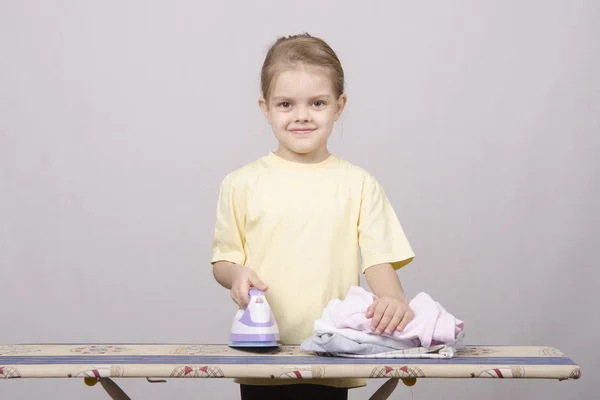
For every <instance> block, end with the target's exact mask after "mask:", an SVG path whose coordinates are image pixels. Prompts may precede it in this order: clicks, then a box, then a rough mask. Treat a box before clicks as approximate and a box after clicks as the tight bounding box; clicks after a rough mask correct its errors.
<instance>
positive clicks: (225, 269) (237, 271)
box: [213, 261, 268, 308]
mask: <svg viewBox="0 0 600 400" xmlns="http://www.w3.org/2000/svg"><path fill="white" fill-rule="evenodd" d="M213 275H214V277H215V279H216V281H217V282H218V283H219V284H220V285H221V286H223V287H224V288H227V289H229V290H230V293H231V298H232V299H233V301H235V302H236V303H237V305H238V306H239V307H240V308H245V307H246V306H247V305H248V301H249V300H250V299H249V297H248V291H249V290H250V287H255V288H257V289H259V290H262V291H265V290H267V289H268V287H267V285H265V284H264V283H263V282H262V281H261V280H260V278H259V277H258V275H256V273H255V272H254V270H253V269H252V268H249V267H246V266H243V265H239V264H234V263H231V262H227V261H217V262H215V263H213Z"/></svg>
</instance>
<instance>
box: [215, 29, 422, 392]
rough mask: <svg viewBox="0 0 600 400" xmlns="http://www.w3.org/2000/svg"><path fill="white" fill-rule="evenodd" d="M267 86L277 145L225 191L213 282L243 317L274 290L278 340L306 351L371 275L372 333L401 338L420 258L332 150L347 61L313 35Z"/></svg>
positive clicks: (248, 384)
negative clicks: (408, 279)
mask: <svg viewBox="0 0 600 400" xmlns="http://www.w3.org/2000/svg"><path fill="white" fill-rule="evenodd" d="M261 86H262V97H261V98H260V99H259V106H260V108H261V110H262V111H263V113H264V114H265V116H266V118H267V121H268V122H269V124H270V125H271V127H272V130H273V133H274V134H275V137H276V138H277V141H278V142H279V146H278V149H277V151H275V152H274V153H273V152H270V153H268V154H267V155H265V156H264V157H262V158H260V159H258V160H256V161H254V162H252V163H250V164H248V165H246V166H244V167H242V168H240V169H238V170H236V171H233V172H231V173H229V174H228V175H227V176H226V177H225V178H224V180H223V181H222V183H221V187H220V193H219V199H218V206H217V219H216V226H215V232H214V242H213V257H212V264H213V273H214V276H215V279H216V280H217V282H219V284H221V285H222V286H224V287H225V288H227V289H229V290H230V293H231V296H232V298H233V300H234V301H235V303H237V304H238V306H239V307H241V308H244V307H245V306H246V304H247V302H248V290H249V288H250V287H256V288H257V289H260V290H263V291H265V295H266V296H267V299H268V301H269V304H270V306H271V308H272V310H273V313H274V315H275V319H276V321H277V323H278V325H279V329H280V337H281V342H282V343H283V344H294V345H298V344H300V343H302V342H303V341H304V340H305V339H307V338H308V337H309V336H311V334H312V327H313V322H314V320H316V319H318V318H320V316H321V312H322V310H323V309H324V308H325V307H326V306H327V303H328V302H329V301H330V300H331V299H333V298H340V299H343V298H344V296H345V295H346V293H347V291H348V290H349V288H350V287H351V286H358V285H359V284H360V276H359V274H360V273H361V272H363V273H364V274H365V275H366V279H367V282H368V284H369V287H370V289H371V291H372V292H373V293H374V294H375V295H376V296H377V300H376V301H375V302H374V303H373V305H372V306H371V308H370V309H369V310H368V315H367V317H368V318H372V321H373V323H372V325H373V330H375V331H376V333H377V334H381V333H383V332H385V333H387V334H390V333H392V332H393V331H394V330H395V329H397V330H399V331H401V330H402V329H403V328H404V327H405V326H406V325H407V324H408V323H409V322H410V320H411V319H412V317H413V315H412V311H411V310H410V308H409V307H408V303H407V300H406V298H405V296H404V292H403V289H402V285H401V284H400V280H399V279H398V275H397V274H396V270H398V269H399V268H401V267H402V266H404V265H406V264H408V263H409V262H410V261H411V260H412V259H413V257H414V254H413V251H412V249H411V247H410V245H409V243H408V241H407V239H406V237H405V235H404V232H403V230H402V227H401V225H400V223H399V221H398V218H397V217H396V214H395V213H394V210H393V209H392V207H391V205H390V203H389V201H388V199H387V197H386V195H385V193H384V191H383V189H382V188H381V186H380V185H379V183H378V182H377V180H376V179H375V178H374V177H373V176H372V175H371V174H369V173H368V172H366V171H365V170H363V169H361V168H359V167H357V166H354V165H353V164H351V163H349V162H348V161H345V160H342V159H341V158H338V157H336V156H334V155H332V154H330V153H329V152H328V150H327V140H328V138H329V135H330V134H331V131H332V129H333V125H334V123H335V121H337V120H338V118H339V117H340V115H341V114H342V111H343V109H344V106H345V105H346V101H347V96H346V94H345V93H344V71H343V69H342V66H341V64H340V61H339V59H338V57H337V56H336V54H335V52H334V51H333V50H332V49H331V48H330V47H329V45H327V43H325V42H324V41H323V40H321V39H318V38H315V37H312V36H310V35H308V34H304V35H297V36H289V37H287V38H280V39H279V40H277V41H276V42H275V44H274V45H273V46H272V47H271V48H270V50H269V51H268V53H267V56H266V58H265V61H264V64H263V67H262V73H261ZM359 256H360V260H359ZM361 261H362V262H361ZM237 382H238V383H241V386H240V388H241V395H242V399H253V398H261V399H269V398H296V397H294V396H299V397H298V398H309V397H310V396H317V398H322V397H325V396H327V397H328V398H329V399H332V400H333V399H346V398H347V395H348V388H351V387H358V386H363V385H364V382H363V381H362V380H353V379H345V380H333V379H319V380H318V381H309V382H308V383H307V384H302V385H297V384H296V385H289V383H297V381H290V380H273V379H264V380H237ZM303 382H306V381H303ZM284 383H287V384H286V385H284Z"/></svg>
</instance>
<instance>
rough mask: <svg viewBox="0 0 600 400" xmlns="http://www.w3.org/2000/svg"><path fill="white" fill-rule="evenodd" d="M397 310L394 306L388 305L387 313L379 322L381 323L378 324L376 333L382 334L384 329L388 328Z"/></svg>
mask: <svg viewBox="0 0 600 400" xmlns="http://www.w3.org/2000/svg"><path fill="white" fill-rule="evenodd" d="M395 312H396V311H395V310H394V308H393V307H389V306H388V307H387V308H386V310H385V313H384V314H383V317H382V318H381V321H380V322H379V325H378V326H377V329H376V330H375V334H377V335H380V334H381V333H382V332H383V331H385V330H386V328H387V326H388V325H389V323H390V321H391V320H392V318H393V317H394V314H395Z"/></svg>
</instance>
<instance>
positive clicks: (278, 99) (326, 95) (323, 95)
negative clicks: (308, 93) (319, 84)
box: [273, 94, 331, 101]
mask: <svg viewBox="0 0 600 400" xmlns="http://www.w3.org/2000/svg"><path fill="white" fill-rule="evenodd" d="M318 98H326V99H329V98H331V96H330V95H328V94H320V95H317V96H312V97H311V98H310V100H314V99H318ZM290 99H291V97H286V96H277V97H273V101H282V100H290Z"/></svg>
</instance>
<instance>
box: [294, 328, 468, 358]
mask: <svg viewBox="0 0 600 400" xmlns="http://www.w3.org/2000/svg"><path fill="white" fill-rule="evenodd" d="M461 335H462V333H461ZM458 340H460V339H458ZM457 342H458V341H457ZM457 342H455V344H456V343H457ZM458 347H460V346H458ZM300 349H301V350H302V351H308V352H313V353H316V354H319V355H323V356H333V357H350V358H451V357H453V356H454V353H455V350H456V347H451V346H446V345H437V346H433V347H430V348H425V347H415V348H410V349H403V350H395V349H392V348H389V347H384V346H379V345H376V344H368V343H358V342H355V341H353V340H351V339H348V338H347V337H345V336H342V335H340V334H338V333H333V334H332V333H326V334H323V335H320V336H317V335H313V336H311V337H310V338H308V339H307V340H305V341H304V342H302V344H301V346H300Z"/></svg>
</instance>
